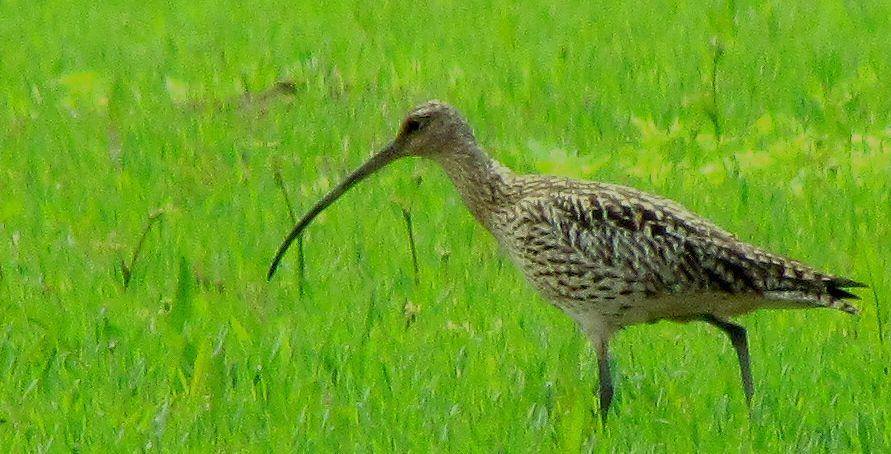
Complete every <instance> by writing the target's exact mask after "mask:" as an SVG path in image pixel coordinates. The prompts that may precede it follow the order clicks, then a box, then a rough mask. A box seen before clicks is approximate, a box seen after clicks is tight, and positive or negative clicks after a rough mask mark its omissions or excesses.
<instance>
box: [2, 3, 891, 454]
mask: <svg viewBox="0 0 891 454" xmlns="http://www.w3.org/2000/svg"><path fill="white" fill-rule="evenodd" d="M176 3H182V5H176V6H171V4H170V2H156V1H148V2H118V1H112V2H86V1H80V2H63V1H49V2H25V1H16V0H5V1H0V38H2V39H0V59H2V65H0V124H2V127H0V446H2V447H4V450H12V451H32V450H36V451H52V452H64V451H71V450H77V451H87V452H91V451H106V450H115V451H140V450H148V451H156V450H168V451H174V452H175V451H181V450H200V451H204V450H207V451H217V450H225V451H228V450H242V449H245V450H257V451H264V450H269V449H273V448H281V447H289V448H292V449H297V450H301V451H312V452H316V451H333V450H335V449H336V448H341V449H343V450H345V451H412V452H427V451H429V450H435V451H445V450H454V451H509V452H517V451H519V452H523V451H529V452H535V451H561V452H577V451H594V452H609V451H622V452H625V451H636V452H650V451H656V452H663V451H671V452H677V451H690V450H694V449H700V450H707V449H708V450H712V449H714V450H717V449H729V450H731V451H735V450H737V449H739V450H741V451H758V452H761V451H787V450H792V451H802V450H804V451H836V450H841V451H878V450H881V448H882V447H885V448H887V447H888V446H891V404H889V402H891V384H889V383H891V381H889V379H891V377H889V366H888V364H889V361H891V345H889V343H891V341H889V337H891V328H889V325H891V321H889V320H888V319H889V306H888V301H889V296H891V294H889V291H891V275H889V272H888V270H889V265H891V264H889V258H891V242H889V238H891V183H889V177H891V53H889V52H888V36H891V3H889V2H887V1H884V2H862V3H861V2H840V1H832V0H818V1H803V0H802V1H797V0H796V1H792V2H780V1H768V2H747V1H738V2H726V3H725V2H718V1H713V2H700V3H698V4H689V5H683V6H678V5H676V4H675V2H669V1H649V0H648V1H644V2H620V1H617V0H609V1H606V2H601V4H599V5H597V6H592V5H591V4H590V2H586V1H580V0H579V1H567V2H562V3H555V2H549V1H540V2H522V6H518V5H519V4H515V3H514V2H509V1H504V0H502V1H496V2H484V1H476V0H471V1H462V2H457V1H443V2H435V4H432V5H428V6H427V7H421V6H418V4H417V3H413V2H362V3H355V4H353V2H343V3H337V2H335V3H329V2H322V3H323V4H324V6H316V5H314V4H312V2H299V4H298V3H295V4H291V5H281V4H278V3H277V2H268V1H261V2H252V3H251V5H250V6H247V5H241V4H236V3H235V2H232V4H228V5H223V4H217V3H216V2H207V1H200V0H199V1H196V2H191V4H189V5H188V6H186V3H185V2H176ZM626 3H627V4H626ZM280 80H290V81H292V82H293V85H292V87H290V89H288V90H279V91H275V90H270V87H273V86H274V84H275V83H276V81H280ZM430 98H439V99H443V100H446V101H448V102H450V103H452V104H454V105H455V106H457V107H458V108H459V109H460V110H462V112H463V113H464V114H466V115H467V116H468V118H469V119H470V122H471V124H472V125H473V126H474V128H475V130H476V133H477V136H478V138H479V140H480V141H481V143H482V144H483V146H484V147H485V148H486V149H488V150H489V151H490V152H491V153H492V154H493V155H495V156H496V157H497V158H499V159H500V160H502V161H503V162H504V163H506V164H508V165H510V166H512V167H513V168H515V169H517V170H520V171H529V172H543V173H552V174H561V175H569V176H574V177H580V178H590V179H598V180H606V181H611V182H617V183H622V184H629V185H633V186H636V187H639V188H641V189H645V190H648V191H652V192H655V193H658V194H661V195H665V196H668V197H671V198H674V199H676V200H678V201H680V202H682V203H683V204H685V205H686V206H688V207H689V208H692V209H694V210H696V211H698V212H700V213H702V214H704V215H706V216H708V217H710V218H712V219H713V220H715V221H716V222H717V223H718V224H720V225H722V226H724V227H726V228H727V229H729V230H731V231H733V232H736V233H737V234H738V235H739V236H740V237H741V238H743V239H745V240H748V241H752V242H755V243H757V244H760V245H763V246H766V247H769V248H771V249H774V250H777V251H779V252H781V253H784V254H787V255H790V256H794V257H797V258H800V259H802V260H803V261H805V262H807V263H810V264H812V265H815V266H817V267H820V268H825V269H826V270H828V271H831V272H834V273H838V274H841V275H844V276H848V277H852V278H855V279H857V280H861V281H865V282H867V283H869V284H870V285H871V288H870V289H865V290H863V291H861V292H859V293H860V295H861V296H862V297H863V300H862V301H861V302H859V305H860V307H861V308H862V313H861V315H859V316H857V317H851V316H848V315H845V314H843V313H841V312H836V311H828V310H813V311H787V312H759V313H756V314H752V315H749V316H746V317H743V318H742V319H741V320H740V321H741V323H743V324H744V325H745V326H747V327H748V328H749V333H750V342H751V348H752V355H753V368H754V377H755V386H756V398H755V401H754V408H753V417H752V418H751V419H749V418H748V417H747V415H746V409H745V404H744V399H743V396H742V391H741V388H740V386H739V377H738V372H737V368H736V367H737V366H736V358H735V356H734V354H733V350H732V348H731V347H730V345H729V342H728V341H727V340H726V338H725V337H724V336H723V334H721V333H720V332H718V331H716V330H714V329H712V328H709V327H707V326H703V325H701V324H688V325H677V324H672V323H659V324H655V325H647V326H640V327H634V328H631V329H628V330H626V331H623V332H622V333H620V334H619V335H618V336H617V337H616V338H615V339H614V342H613V349H614V352H615V356H616V370H617V373H618V394H617V402H616V403H615V404H614V409H615V410H616V411H615V413H614V414H612V415H611V418H610V420H609V421H608V423H607V424H606V425H605V426H603V425H601V424H600V421H599V418H598V417H597V403H596V398H595V394H594V387H595V386H596V382H597V377H596V374H597V372H596V360H595V357H594V355H593V353H592V352H591V351H589V348H588V345H587V343H586V340H585V339H584V337H583V336H582V335H581V334H579V333H578V332H577V329H576V327H575V326H574V325H573V323H572V322H571V321H570V320H569V319H568V318H567V317H565V316H564V315H563V314H561V313H560V312H559V311H558V310H556V309H554V308H552V307H550V306H549V305H547V304H545V302H544V301H543V300H542V299H541V298H540V297H538V296H537V295H536V294H535V293H534V291H533V290H532V289H531V288H530V287H529V286H528V285H527V284H526V283H525V282H524V281H523V279H522V277H521V276H520V274H519V272H518V271H517V270H515V269H514V267H513V265H512V264H511V263H510V262H509V261H508V260H507V259H506V258H505V257H504V256H502V255H501V254H500V253H499V252H498V250H497V247H496V244H495V242H494V241H493V240H492V239H491V238H490V237H489V235H488V234H487V233H486V232H485V231H484V230H483V229H482V228H481V227H479V226H477V225H475V223H474V221H473V219H472V217H471V216H470V215H469V214H468V212H467V211H466V210H465V209H464V207H463V206H462V205H461V203H460V200H459V198H458V196H457V194H456V193H455V191H454V190H453V189H452V188H451V186H450V184H449V182H448V180H447V178H446V177H445V176H444V175H443V173H442V172H441V171H440V170H439V169H437V168H435V166H434V165H433V164H432V163H430V162H424V161H419V160H414V161H411V160H405V161H400V162H398V163H396V164H395V165H394V166H392V167H391V168H390V169H388V170H387V171H385V172H383V173H382V174H380V175H378V176H376V177H375V178H373V179H372V180H370V181H368V182H366V183H364V184H363V185H361V186H360V187H359V188H358V189H356V190H354V191H353V192H352V193H351V194H349V195H348V196H347V197H345V198H344V199H343V200H341V201H340V202H338V203H337V204H336V205H335V206H334V207H333V208H332V209H331V210H330V211H329V212H327V213H326V214H325V215H323V217H321V218H320V219H318V220H317V221H316V223H315V224H314V225H313V226H312V227H311V228H310V230H309V231H308V232H307V235H306V237H305V285H304V286H303V288H302V289H301V286H300V285H299V280H298V274H299V272H298V265H297V254H296V252H295V251H293V250H292V251H291V253H290V254H289V255H288V256H287V257H286V259H285V262H284V264H283V268H282V269H281V270H280V273H279V274H278V275H277V276H276V278H275V279H274V280H273V281H272V282H271V283H267V282H266V280H265V276H264V275H265V271H266V267H267V266H268V264H269V260H270V259H271V258H272V255H273V254H274V252H275V249H276V247H278V245H279V243H280V241H281V239H282V238H283V236H284V235H285V233H286V232H287V231H288V230H289V228H290V227H291V225H292V221H291V220H290V218H289V215H288V208H287V205H286V203H285V199H284V197H283V195H282V191H281V189H280V187H279V184H278V183H277V177H276V175H277V174H279V175H281V181H282V184H283V186H284V188H285V189H286V190H287V192H288V194H289V195H290V198H291V200H292V203H293V205H294V209H295V211H296V212H297V214H298V215H299V214H300V213H301V212H302V211H303V210H305V209H307V208H308V207H309V206H310V204H311V203H313V202H314V201H315V200H316V199H317V198H318V197H319V196H320V195H321V194H323V193H324V192H325V191H326V190H327V189H329V188H330V187H332V185H333V184H336V183H337V182H338V180H339V179H340V178H341V177H342V176H343V175H344V174H345V173H346V172H347V171H349V170H351V169H352V168H354V167H355V166H357V165H358V164H359V163H360V162H361V161H362V160H363V159H364V158H365V157H367V156H368V154H369V153H370V152H371V151H372V150H373V149H375V148H377V147H379V146H380V145H382V144H384V143H385V142H386V141H387V140H389V138H390V137H391V136H392V135H393V134H394V133H395V131H396V128H397V127H398V124H399V121H400V119H401V117H402V116H403V115H404V113H405V112H406V111H407V110H408V109H409V108H410V107H411V106H413V105H415V104H417V103H419V102H422V101H425V100H427V99H430ZM403 209H406V210H408V212H409V213H410V214H411V217H412V221H413V222H412V224H413V229H414V235H415V242H416V246H417V250H418V270H419V271H418V275H417V276H415V275H414V272H413V268H412V258H411V253H410V252H409V248H408V239H407V235H406V225H405V222H404V219H403V212H402V210H403ZM152 216H155V218H154V219H155V220H156V222H153V223H152V222H151V221H150V218H151V217H152ZM149 226H150V227H149ZM143 232H147V234H146V235H145V237H144V242H143V243H142V248H141V252H140V254H139V256H138V257H137V258H136V260H135V261H133V262H132V265H131V258H132V255H133V254H134V251H135V250H136V249H137V244H138V243H139V241H140V237H141V236H142V235H143ZM122 263H123V265H122ZM416 277H417V282H416V280H415V278H416ZM125 278H127V279H128V281H129V282H128V285H127V286H126V288H125V285H124V281H125Z"/></svg>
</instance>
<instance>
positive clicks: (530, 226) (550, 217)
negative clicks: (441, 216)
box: [514, 183, 863, 312]
mask: <svg viewBox="0 0 891 454" xmlns="http://www.w3.org/2000/svg"><path fill="white" fill-rule="evenodd" d="M516 206H517V210H518V212H517V219H518V221H517V222H518V225H517V226H516V227H515V228H514V232H515V234H517V235H526V236H527V237H529V238H537V240H532V241H525V242H524V241H522V240H521V241H520V242H519V243H518V244H523V245H524V246H522V247H521V248H520V249H522V251H519V252H520V253H522V254H524V257H527V258H528V259H530V260H539V261H547V262H549V267H550V268H551V269H552V270H556V271H559V270H566V269H570V268H573V269H575V270H580V269H586V270H589V274H588V275H586V276H585V278H594V279H598V278H605V279H607V280H608V281H609V282H610V284H611V285H612V284H614V283H624V284H623V285H625V287H627V288H624V289H622V291H627V292H643V293H646V294H664V293H679V292H685V291H695V290H703V289H709V290H716V291H722V292H728V293H747V292H756V293H758V294H762V295H764V296H765V297H767V298H773V299H782V300H789V301H796V302H800V303H806V304H813V305H817V306H829V307H835V308H838V309H841V310H845V311H847V312H855V311H856V309H855V308H854V307H853V306H852V305H850V304H849V303H847V302H845V301H843V300H844V299H846V298H857V297H856V296H855V295H853V294H851V293H849V292H847V291H845V290H844V288H845V287H861V286H863V284H860V283H858V282H855V281H852V280H850V279H845V278H840V277H836V276H832V275H829V274H826V273H822V272H819V271H817V270H815V269H813V268H811V267H809V266H807V265H804V264H802V263H800V262H797V261H795V260H791V259H788V258H785V257H782V256H779V255H776V254H772V253H770V252H767V251H765V250H763V249H760V248H758V247H755V246H752V245H750V244H747V243H744V242H742V241H740V240H738V239H737V238H736V237H735V236H733V235H732V234H730V233H728V232H726V231H725V230H722V229H721V228H719V227H717V226H716V225H715V224H713V223H712V222H710V221H708V220H707V219H705V218H702V217H701V216H698V215H696V214H694V213H693V212H691V211H689V210H687V209H686V208H684V207H683V206H681V205H679V204H678V203H676V202H673V201H670V200H668V199H664V198H661V197H657V196H654V195H651V194H647V193H644V192H641V191H637V190H635V189H632V188H628V187H624V186H618V185H608V184H601V183H594V184H590V185H587V186H583V187H579V186H577V185H575V186H574V187H573V188H572V189H571V190H569V189H568V188H567V189H566V190H560V188H559V186H558V187H557V188H556V190H551V191H547V192H546V193H541V194H539V195H531V196H529V197H526V198H524V199H523V200H521V201H520V202H519V203H518V204H517V205H516ZM539 268H542V269H548V268H547V267H539ZM576 274H578V272H577V271H576Z"/></svg>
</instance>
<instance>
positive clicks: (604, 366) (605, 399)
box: [596, 336, 613, 424]
mask: <svg viewBox="0 0 891 454" xmlns="http://www.w3.org/2000/svg"><path fill="white" fill-rule="evenodd" d="M596 342H597V344H596V347H597V364H598V366H599V369H600V372H599V374H598V375H599V376H600V389H599V392H600V418H601V419H602V420H603V423H604V424H606V415H607V413H608V412H609V406H610V404H611V403H612V401H613V378H612V374H610V370H609V363H610V358H609V339H608V338H607V337H605V336H604V337H602V338H600V339H598V340H597V341H596Z"/></svg>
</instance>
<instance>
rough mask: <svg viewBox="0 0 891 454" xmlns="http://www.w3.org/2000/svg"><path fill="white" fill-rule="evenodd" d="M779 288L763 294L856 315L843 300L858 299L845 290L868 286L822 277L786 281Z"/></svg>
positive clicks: (847, 280) (851, 307)
mask: <svg viewBox="0 0 891 454" xmlns="http://www.w3.org/2000/svg"><path fill="white" fill-rule="evenodd" d="M783 284H784V285H783V286H782V287H781V288H776V289H771V290H769V291H766V292H764V295H765V296H767V297H768V298H772V299H778V300H786V301H793V302H797V303H805V304H813V305H817V306H822V307H830V308H833V309H838V310H841V311H844V312H847V313H849V314H857V313H858V312H860V310H859V309H858V308H857V306H855V305H853V304H851V303H850V302H848V301H845V300H859V299H860V297H859V296H857V295H855V294H853V293H851V292H849V291H847V290H845V288H868V287H869V286H868V285H866V284H863V283H860V282H857V281H853V280H851V279H846V278H839V277H823V278H820V279H817V280H804V279H787V280H786V281H785V282H783Z"/></svg>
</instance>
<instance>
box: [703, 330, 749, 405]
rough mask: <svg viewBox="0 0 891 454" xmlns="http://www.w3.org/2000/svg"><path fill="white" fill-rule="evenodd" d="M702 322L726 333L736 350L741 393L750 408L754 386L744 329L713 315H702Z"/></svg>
mask: <svg viewBox="0 0 891 454" xmlns="http://www.w3.org/2000/svg"><path fill="white" fill-rule="evenodd" d="M702 321H704V322H706V323H709V324H711V325H713V326H716V327H718V328H719V329H720V330H721V331H724V332H725V333H727V336H728V337H729V338H730V342H731V343H732V344H733V348H734V349H735V350H736V356H737V358H739V373H740V375H741V376H742V383H743V392H744V393H745V394H746V404H747V405H748V406H749V408H750V409H751V408H752V394H753V393H754V386H753V384H752V367H751V364H750V362H749V341H748V339H747V338H746V329H745V328H743V327H742V326H740V325H737V324H735V323H731V322H729V321H727V320H722V319H720V318H718V317H715V316H714V315H703V316H702Z"/></svg>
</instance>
